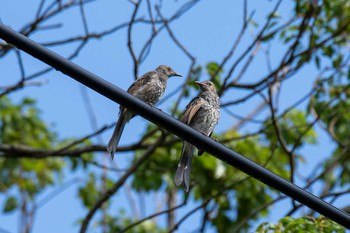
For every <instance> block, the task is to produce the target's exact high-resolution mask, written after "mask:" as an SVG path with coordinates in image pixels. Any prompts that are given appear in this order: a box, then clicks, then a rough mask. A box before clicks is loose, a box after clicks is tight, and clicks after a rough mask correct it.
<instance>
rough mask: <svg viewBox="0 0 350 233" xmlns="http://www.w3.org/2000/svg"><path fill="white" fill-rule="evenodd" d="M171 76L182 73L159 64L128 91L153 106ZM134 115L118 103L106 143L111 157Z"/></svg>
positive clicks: (136, 81)
mask: <svg viewBox="0 0 350 233" xmlns="http://www.w3.org/2000/svg"><path fill="white" fill-rule="evenodd" d="M171 76H180V77H181V76H182V75H180V74H178V73H176V72H175V71H174V70H173V69H172V68H171V67H169V66H166V65H160V66H158V67H157V69H155V70H154V71H150V72H147V73H145V74H144V75H142V76H141V77H139V78H138V79H136V80H135V82H134V83H133V84H131V86H130V87H129V89H128V93H130V94H131V95H133V96H135V97H137V98H139V99H140V100H142V101H144V102H146V103H148V104H149V105H151V106H154V105H155V104H156V103H158V101H159V99H160V97H162V95H163V94H164V92H165V88H166V86H167V83H168V78H169V77H171ZM134 116H135V113H133V112H131V111H129V110H128V109H127V108H125V107H124V106H122V105H120V110H119V119H118V121H117V123H116V126H115V128H114V131H113V134H112V137H111V139H110V140H109V142H108V145H107V151H108V152H109V153H110V154H111V159H113V158H114V154H115V152H116V150H117V147H118V144H119V140H120V137H121V135H122V133H123V130H124V127H125V124H126V123H127V122H128V121H130V120H131V119H132V118H133V117H134Z"/></svg>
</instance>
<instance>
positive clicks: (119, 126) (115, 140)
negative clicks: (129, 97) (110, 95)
mask: <svg viewBox="0 0 350 233" xmlns="http://www.w3.org/2000/svg"><path fill="white" fill-rule="evenodd" d="M128 115H129V114H128V113H127V112H125V113H124V114H123V113H122V114H121V115H120V117H119V119H118V121H117V123H116V125H115V128H114V131H113V134H112V137H111V139H110V140H109V142H108V145H107V151H108V152H109V153H111V159H112V160H113V158H114V153H115V152H116V151H117V147H118V144H119V140H120V136H121V135H122V133H123V130H124V127H125V124H126V123H127V122H128V121H129V120H130V119H128V118H129V117H128Z"/></svg>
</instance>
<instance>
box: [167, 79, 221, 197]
mask: <svg viewBox="0 0 350 233" xmlns="http://www.w3.org/2000/svg"><path fill="white" fill-rule="evenodd" d="M196 84H198V85H199V87H200V90H201V93H200V94H199V95H198V96H197V97H196V98H194V99H193V100H192V101H191V102H190V103H189V104H188V105H187V107H186V110H185V112H184V114H183V116H182V122H184V123H185V124H187V125H189V126H191V127H192V128H194V129H196V130H197V131H199V132H201V133H202V134H204V135H207V136H209V137H210V136H211V134H212V132H213V130H214V127H215V126H216V125H217V123H218V121H219V117H220V99H219V96H218V94H217V93H216V88H215V85H214V84H213V83H212V82H210V81H204V82H196ZM194 150H195V146H193V145H192V144H190V143H188V142H186V141H183V145H182V151H181V158H180V162H179V165H178V167H177V170H176V173H175V177H174V181H175V184H176V185H177V186H179V185H181V184H182V185H183V187H184V189H185V191H186V192H188V190H189V187H190V174H191V168H192V156H193V153H194ZM202 153H203V150H201V149H199V151H198V155H201V154H202Z"/></svg>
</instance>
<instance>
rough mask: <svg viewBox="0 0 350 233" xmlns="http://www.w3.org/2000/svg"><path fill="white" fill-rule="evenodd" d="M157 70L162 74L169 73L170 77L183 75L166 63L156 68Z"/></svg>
mask: <svg viewBox="0 0 350 233" xmlns="http://www.w3.org/2000/svg"><path fill="white" fill-rule="evenodd" d="M156 71H158V72H160V73H162V74H165V75H167V76H168V77H170V76H180V77H182V75H181V74H179V73H176V72H175V71H174V70H173V69H172V68H171V67H169V66H166V65H160V66H158V68H157V69H156Z"/></svg>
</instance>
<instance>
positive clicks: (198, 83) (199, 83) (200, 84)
mask: <svg viewBox="0 0 350 233" xmlns="http://www.w3.org/2000/svg"><path fill="white" fill-rule="evenodd" d="M195 83H196V84H197V85H198V86H200V87H201V86H203V83H201V82H198V81H195Z"/></svg>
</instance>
